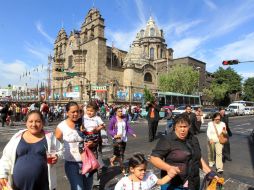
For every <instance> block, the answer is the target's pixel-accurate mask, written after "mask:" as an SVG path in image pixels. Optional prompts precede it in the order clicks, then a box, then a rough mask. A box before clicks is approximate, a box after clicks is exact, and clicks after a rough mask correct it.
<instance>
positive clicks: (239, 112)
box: [228, 103, 245, 115]
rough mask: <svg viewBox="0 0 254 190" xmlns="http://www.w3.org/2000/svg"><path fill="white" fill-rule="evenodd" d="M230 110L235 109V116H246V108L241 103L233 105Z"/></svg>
mask: <svg viewBox="0 0 254 190" xmlns="http://www.w3.org/2000/svg"><path fill="white" fill-rule="evenodd" d="M228 108H229V109H233V110H234V113H235V115H244V110H245V106H244V105H243V104H241V103H232V104H230V105H229V106H228Z"/></svg>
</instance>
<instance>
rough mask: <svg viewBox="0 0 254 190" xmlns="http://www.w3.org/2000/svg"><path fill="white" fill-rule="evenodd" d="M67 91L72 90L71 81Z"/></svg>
mask: <svg viewBox="0 0 254 190" xmlns="http://www.w3.org/2000/svg"><path fill="white" fill-rule="evenodd" d="M67 92H72V84H71V83H69V84H68V86H67Z"/></svg>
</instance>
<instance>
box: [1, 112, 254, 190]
mask: <svg viewBox="0 0 254 190" xmlns="http://www.w3.org/2000/svg"><path fill="white" fill-rule="evenodd" d="M208 122H209V120H205V123H204V124H202V127H201V133H200V134H199V135H198V136H197V137H198V139H199V142H200V146H201V150H202V155H203V158H204V159H205V160H206V161H207V138H206V128H207V123H208ZM105 123H106V124H107V123H108V122H107V121H106V122H105ZM56 125H57V124H56V123H53V124H51V125H50V126H47V127H45V129H46V130H49V131H54V129H55V127H56ZM131 125H132V126H133V128H134V130H135V133H136V134H137V137H136V138H134V137H129V140H128V143H127V148H126V154H125V155H126V156H125V160H126V162H125V164H127V160H128V158H130V157H131V155H132V154H133V153H135V152H142V153H144V154H145V155H147V156H149V154H150V153H151V151H152V149H153V148H154V147H155V145H156V142H157V141H158V139H159V138H160V137H161V136H162V135H163V132H164V129H165V125H166V120H161V121H160V122H159V127H158V132H157V139H156V140H155V141H154V142H148V127H147V121H146V120H144V119H139V120H138V121H136V122H134V123H131ZM22 128H24V124H23V123H16V125H15V126H14V127H5V128H2V127H0V154H2V150H3V148H4V146H5V144H6V143H7V142H8V140H9V139H10V138H11V136H12V135H13V134H15V133H16V132H17V131H18V130H20V129H22ZM230 128H231V130H232V132H233V136H232V137H231V138H230V144H231V157H232V159H233V161H232V162H226V163H225V164H224V173H223V177H224V178H225V181H226V183H225V185H224V189H231V190H238V189H239V190H245V189H246V190H254V144H251V143H250V141H249V135H250V133H251V131H252V130H253V129H254V116H243V117H234V118H230ZM111 156H112V145H111V140H109V145H105V146H104V148H103V161H104V163H105V165H106V166H109V158H110V157H111ZM56 167H57V171H58V189H61V190H68V189H70V187H69V184H68V181H67V178H66V176H65V173H64V162H63V161H59V163H58V164H57V166H56ZM149 169H150V170H152V171H153V172H154V173H156V174H158V175H159V171H158V170H157V169H156V168H154V167H152V166H151V165H149ZM214 169H215V168H214ZM103 172H104V173H103V175H102V176H103V177H102V180H101V181H102V182H101V183H103V184H104V185H105V187H104V189H113V187H114V184H115V183H116V182H117V181H118V180H119V179H120V178H121V177H122V176H123V175H122V174H121V172H120V168H119V167H117V166H116V167H113V168H112V167H108V169H107V170H106V171H103ZM202 176H203V174H202V173H201V178H202ZM94 183H95V184H98V183H99V182H98V181H97V180H96V177H95V180H94ZM156 189H159V188H156Z"/></svg>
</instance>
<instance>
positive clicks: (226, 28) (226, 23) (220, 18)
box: [209, 1, 254, 37]
mask: <svg viewBox="0 0 254 190" xmlns="http://www.w3.org/2000/svg"><path fill="white" fill-rule="evenodd" d="M253 9H254V3H253V1H243V3H241V4H239V5H238V6H234V7H229V6H227V7H224V8H221V9H220V11H218V12H216V17H214V18H213V19H212V20H211V21H212V22H211V24H210V27H209V28H211V29H212V30H213V33H211V37H216V36H221V35H223V34H226V33H229V32H231V31H232V30H234V29H236V28H237V27H239V26H240V25H242V24H243V23H245V22H247V21H248V20H250V19H252V18H254V11H253ZM232 11H233V14H232Z"/></svg>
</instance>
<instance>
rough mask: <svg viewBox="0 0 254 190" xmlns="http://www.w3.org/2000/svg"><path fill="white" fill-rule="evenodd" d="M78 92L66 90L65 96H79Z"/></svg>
mask: <svg viewBox="0 0 254 190" xmlns="http://www.w3.org/2000/svg"><path fill="white" fill-rule="evenodd" d="M79 97H80V93H79V92H66V98H79Z"/></svg>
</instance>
